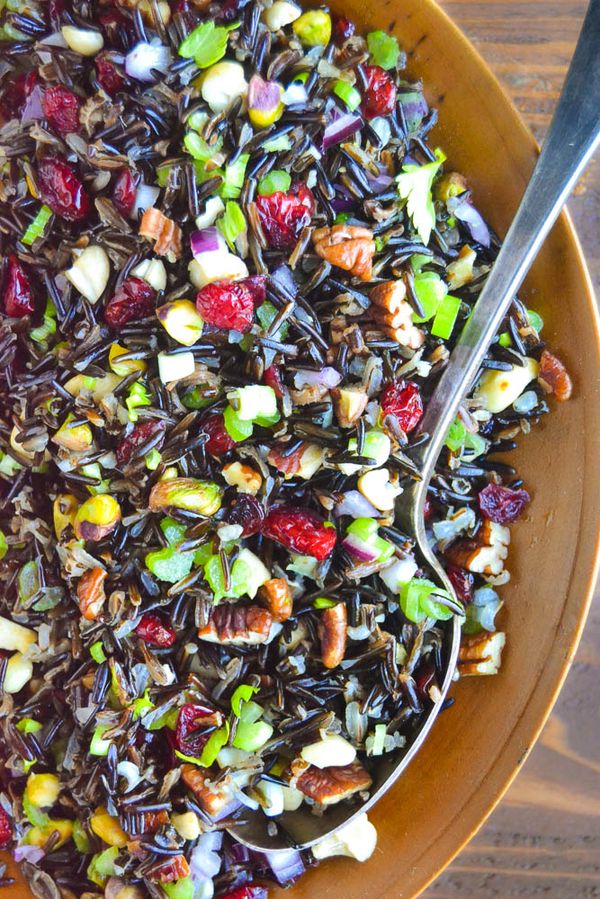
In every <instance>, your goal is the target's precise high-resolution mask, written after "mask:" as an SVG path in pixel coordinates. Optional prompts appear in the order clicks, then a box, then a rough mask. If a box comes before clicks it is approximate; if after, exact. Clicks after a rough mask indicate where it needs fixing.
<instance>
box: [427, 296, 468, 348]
mask: <svg viewBox="0 0 600 899" xmlns="http://www.w3.org/2000/svg"><path fill="white" fill-rule="evenodd" d="M460 305H461V300H460V299H459V298H458V297H453V296H451V295H450V294H446V296H445V297H444V299H443V300H442V302H441V303H440V305H439V306H438V310H437V312H436V314H435V318H434V320H433V324H432V325H431V333H432V335H433V336H434V337H441V339H442V340H448V338H449V337H450V335H451V334H452V331H453V329H454V325H455V324H456V319H457V318H458V313H459V312H460Z"/></svg>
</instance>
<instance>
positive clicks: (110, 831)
mask: <svg viewBox="0 0 600 899" xmlns="http://www.w3.org/2000/svg"><path fill="white" fill-rule="evenodd" d="M90 827H91V829H92V831H93V832H94V833H95V834H96V836H97V837H100V839H101V840H102V841H103V842H104V843H108V845H109V846H118V847H119V849H121V848H123V846H125V845H126V844H127V834H126V833H125V832H124V831H123V828H122V827H121V825H120V824H119V819H118V818H116V817H113V816H112V815H109V814H108V812H107V811H106V809H105V808H98V809H96V811H95V813H94V814H93V815H92V816H91V818H90Z"/></svg>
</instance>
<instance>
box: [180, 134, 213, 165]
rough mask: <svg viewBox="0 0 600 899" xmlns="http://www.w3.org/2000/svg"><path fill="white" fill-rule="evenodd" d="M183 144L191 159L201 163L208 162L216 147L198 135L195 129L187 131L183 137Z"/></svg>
mask: <svg viewBox="0 0 600 899" xmlns="http://www.w3.org/2000/svg"><path fill="white" fill-rule="evenodd" d="M183 146H184V147H185V149H186V150H187V151H188V153H189V154H190V156H192V157H193V159H195V160H196V161H197V162H202V163H206V162H208V160H209V159H210V158H211V157H212V156H214V154H215V153H216V151H217V149H218V148H217V147H216V145H215V146H212V147H211V146H209V145H208V144H207V142H206V141H205V140H204V138H203V137H200V135H199V134H197V133H196V132H195V131H188V132H187V134H186V135H185V137H184V138H183Z"/></svg>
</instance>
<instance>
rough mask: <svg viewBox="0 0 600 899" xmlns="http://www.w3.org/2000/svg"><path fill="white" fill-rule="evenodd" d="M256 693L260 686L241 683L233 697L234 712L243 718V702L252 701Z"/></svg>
mask: <svg viewBox="0 0 600 899" xmlns="http://www.w3.org/2000/svg"><path fill="white" fill-rule="evenodd" d="M255 693H258V687H253V686H252V684H240V685H239V687H237V688H236V690H235V691H234V693H233V695H232V697H231V711H232V712H233V714H234V715H237V717H238V718H241V717H242V703H246V702H250V700H251V699H252V697H253V696H254V694H255Z"/></svg>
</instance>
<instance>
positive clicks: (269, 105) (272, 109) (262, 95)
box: [248, 75, 285, 128]
mask: <svg viewBox="0 0 600 899" xmlns="http://www.w3.org/2000/svg"><path fill="white" fill-rule="evenodd" d="M282 96H283V88H282V86H281V85H280V84H279V82H277V81H265V80H264V79H263V78H261V77H260V75H253V76H252V78H251V79H250V84H249V85H248V116H249V118H250V121H251V123H252V124H253V125H254V127H255V128H268V127H269V125H273V124H274V123H275V122H277V121H278V120H279V119H280V118H281V116H282V115H283V110H284V108H285V107H284V105H283V101H282V99H281V98H282Z"/></svg>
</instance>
